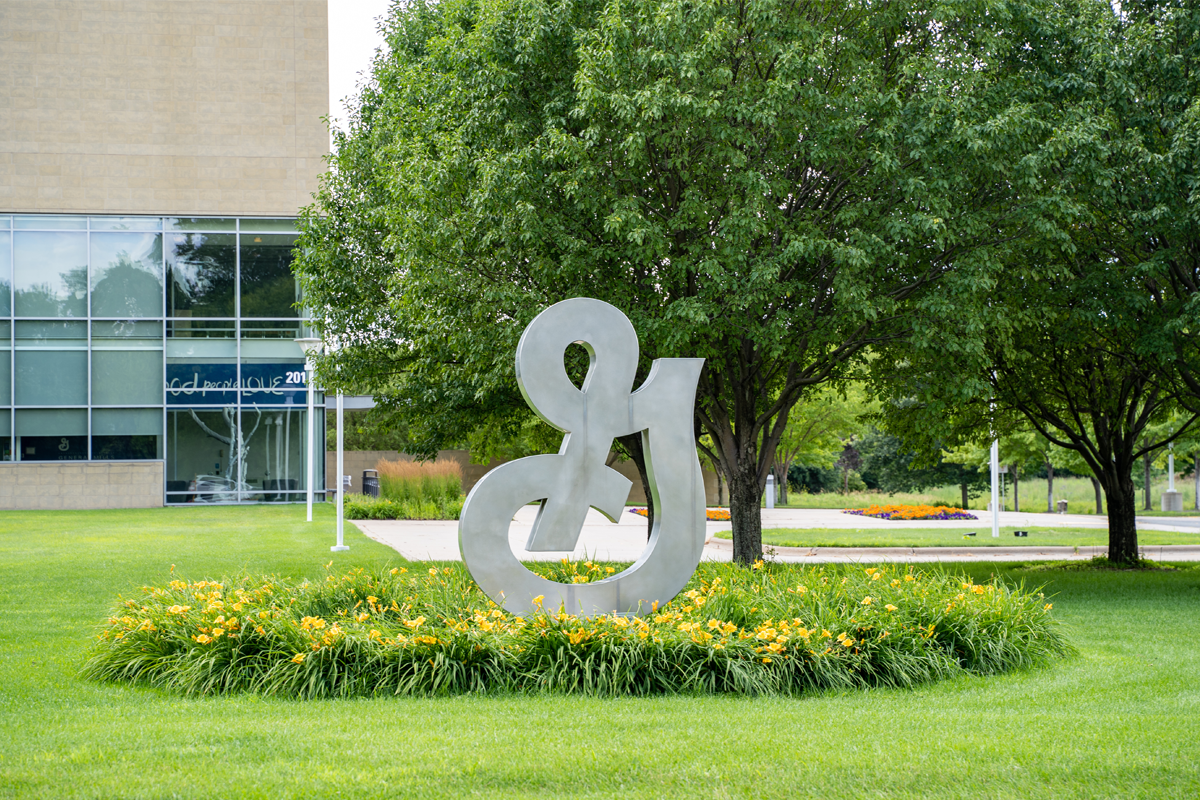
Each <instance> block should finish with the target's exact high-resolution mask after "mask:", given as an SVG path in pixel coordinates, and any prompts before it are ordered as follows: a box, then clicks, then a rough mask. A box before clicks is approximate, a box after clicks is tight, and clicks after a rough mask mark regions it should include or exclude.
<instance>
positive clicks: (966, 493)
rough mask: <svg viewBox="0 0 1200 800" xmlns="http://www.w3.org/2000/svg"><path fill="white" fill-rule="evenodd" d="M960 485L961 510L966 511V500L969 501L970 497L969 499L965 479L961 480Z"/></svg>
mask: <svg viewBox="0 0 1200 800" xmlns="http://www.w3.org/2000/svg"><path fill="white" fill-rule="evenodd" d="M960 487H961V488H962V510H963V511H966V510H967V503H968V501H970V499H971V496H970V493H969V492H968V491H967V482H966V481H963V482H962V483H961V484H960Z"/></svg>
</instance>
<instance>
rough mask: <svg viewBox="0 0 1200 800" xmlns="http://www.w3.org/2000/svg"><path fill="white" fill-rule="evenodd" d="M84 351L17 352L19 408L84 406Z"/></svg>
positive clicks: (85, 383)
mask: <svg viewBox="0 0 1200 800" xmlns="http://www.w3.org/2000/svg"><path fill="white" fill-rule="evenodd" d="M87 357H88V354H87V350H86V349H84V350H18V351H17V352H16V353H14V354H13V360H14V361H15V362H16V364H15V366H16V378H17V380H16V384H17V385H16V392H15V394H16V401H17V405H19V406H82V405H87Z"/></svg>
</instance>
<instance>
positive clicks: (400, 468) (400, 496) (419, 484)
mask: <svg viewBox="0 0 1200 800" xmlns="http://www.w3.org/2000/svg"><path fill="white" fill-rule="evenodd" d="M375 469H376V471H378V472H379V496H380V497H381V498H384V499H387V500H391V501H392V502H394V503H434V504H438V503H446V502H449V501H453V500H457V499H458V498H460V497H462V493H463V491H462V467H460V466H459V465H458V463H457V462H455V461H424V462H422V461H388V460H386V459H383V460H381V461H380V462H379V463H378V464H376V465H375Z"/></svg>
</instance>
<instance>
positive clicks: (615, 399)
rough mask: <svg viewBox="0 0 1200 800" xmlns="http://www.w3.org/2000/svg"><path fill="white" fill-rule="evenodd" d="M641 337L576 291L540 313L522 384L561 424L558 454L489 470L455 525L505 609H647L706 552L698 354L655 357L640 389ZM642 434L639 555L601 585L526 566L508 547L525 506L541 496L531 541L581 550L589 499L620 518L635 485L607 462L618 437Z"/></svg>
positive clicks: (544, 547)
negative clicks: (644, 507) (646, 524)
mask: <svg viewBox="0 0 1200 800" xmlns="http://www.w3.org/2000/svg"><path fill="white" fill-rule="evenodd" d="M576 342H578V343H579V344H582V345H583V346H584V347H585V348H586V349H587V351H588V353H589V354H590V355H591V365H590V366H589V368H588V373H587V378H586V379H585V380H584V382H583V389H582V390H580V389H578V388H576V387H575V385H574V384H573V383H571V380H570V378H568V377H567V371H566V367H565V365H564V362H563V357H564V354H565V352H566V349H567V346H568V345H570V344H572V343H576ZM637 362H638V342H637V334H636V333H635V332H634V330H633V325H632V324H631V323H630V322H629V319H628V318H627V317H626V316H625V315H624V314H622V313H621V312H620V311H619V310H618V309H617V308H615V307H613V306H611V305H609V304H608V303H604V302H602V301H600V300H592V299H588V298H582V297H581V298H575V299H573V300H565V301H563V302H561V303H557V304H555V305H553V306H550V307H549V308H547V309H546V310H545V311H543V312H542V313H541V314H539V315H538V316H537V317H536V318H535V319H534V320H533V322H531V323H529V327H527V328H526V329H525V333H524V334H522V336H521V341H520V342H519V343H518V344H517V381H518V383H519V384H520V386H521V393H522V394H523V395H524V396H525V400H526V401H527V402H528V403H529V405H530V407H532V408H533V410H534V412H536V413H537V415H538V416H539V417H541V418H542V419H543V420H545V421H546V422H548V423H549V424H551V425H553V426H554V427H555V428H558V429H559V430H561V431H564V432H566V436H564V437H563V442H562V447H560V448H559V451H558V454H557V455H542V456H530V457H528V458H522V459H518V460H517V461H511V462H509V463H507V464H504V465H502V466H500V467H497V468H496V469H494V470H492V471H491V472H489V473H488V474H487V475H486V476H485V477H484V478H483V479H482V480H481V481H479V483H477V484H475V488H473V489H472V490H471V493H470V494H469V495H467V500H466V504H465V505H464V506H463V510H462V516H461V521H460V522H459V526H458V542H459V548H460V550H461V551H462V557H463V561H464V562H465V563H466V565H467V569H469V570H470V572H471V577H473V578H474V579H475V582H476V583H477V584H479V586H480V587H481V588H482V589H483V590H484V591H485V592H487V594H488V595H489V596H491V597H492V599H494V600H495V601H496V602H497V603H499V604H501V605H502V606H504V608H506V609H507V610H509V611H510V612H513V613H517V614H522V613H529V612H531V611H533V610H534V608H535V604H534V600H535V598H537V597H539V596H541V597H543V598H544V599H543V600H542V604H543V605H544V607H546V608H552V609H554V608H558V607H559V606H560V605H561V606H562V607H564V608H565V609H566V610H567V611H568V612H571V613H577V614H584V615H596V614H610V613H614V612H615V613H622V614H627V613H633V614H643V613H647V612H649V611H650V609H651V608H652V607H654V606H655V604H663V603H666V602H667V601H668V600H670V599H671V598H672V597H674V596H675V595H676V594H677V593H678V592H679V590H680V589H682V588H683V587H684V585H685V584H686V583H687V582H688V579H689V578H691V575H692V573H693V572H694V571H695V569H696V565H697V564H698V563H699V562H700V554H701V552H702V551H703V549H704V521H705V512H704V483H703V479H702V477H701V474H700V462H699V460H698V459H697V458H696V442H695V437H694V434H693V427H692V424H693V423H692V418H693V415H692V411H693V403H694V402H695V398H696V383H697V381H698V380H699V378H700V368H701V366H702V365H703V364H704V359H702V358H660V359H658V360H657V361H655V362H654V363H653V365H652V366H651V369H650V375H649V377H647V378H646V381H645V383H644V384H643V385H642V386H641V388H639V389H638V390H637V391H636V392H635V391H633V379H634V373H635V372H636V370H637ZM637 432H641V434H642V443H643V445H644V450H645V453H646V471H647V474H648V476H649V479H650V491H651V493H652V495H653V498H654V509H655V514H654V528H653V530H652V531H651V533H650V540H649V542H648V543H647V546H646V550H645V552H644V553H643V554H642V557H641V558H640V559H638V561H637V562H636V563H634V564H633V566H631V567H630V568H629V569H626V570H624V571H623V572H620V573H618V574H616V575H614V576H612V577H610V578H607V579H605V580H602V581H598V582H596V583H582V584H564V583H557V582H554V581H551V580H547V579H546V578H543V577H541V576H539V575H535V574H533V573H532V572H530V571H529V570H527V569H526V568H525V567H524V566H523V565H522V564H521V562H520V561H518V560H517V557H516V556H515V555H514V554H513V551H512V548H511V547H509V541H508V526H509V522H510V521H511V520H512V517H513V514H515V513H516V512H517V509H519V508H521V506H523V505H525V504H527V503H531V502H535V501H538V500H540V501H541V502H542V506H541V509H540V510H539V511H538V515H537V520H536V521H535V522H534V525H533V530H532V532H531V533H530V534H529V541H528V543H527V544H526V549H527V550H531V551H566V552H569V551H571V550H574V549H575V545H576V543H577V542H578V540H579V534H580V531H581V529H582V527H583V521H584V517H585V516H586V515H587V511H588V508H589V507H590V508H596V509H598V510H599V511H601V512H602V513H603V514H604V515H605V516H607V517H608V518H609V519H611V520H614V521H615V520H617V519H619V518H620V515H621V512H622V511H623V510H624V507H625V500H626V498H628V496H629V490H630V488H631V487H632V484H631V483H630V482H629V481H628V480H627V479H626V478H625V477H624V476H622V475H621V474H620V473H618V472H616V471H615V470H613V469H611V468H610V467H608V466H606V465H605V460H606V458H607V456H608V452H609V449H610V448H611V446H612V441H613V439H614V438H615V437H617V436H625V435H627V434H631V433H637Z"/></svg>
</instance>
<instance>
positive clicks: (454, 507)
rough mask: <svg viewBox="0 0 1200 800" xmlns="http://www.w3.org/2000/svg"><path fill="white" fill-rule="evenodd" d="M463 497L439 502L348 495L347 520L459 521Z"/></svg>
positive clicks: (346, 505)
mask: <svg viewBox="0 0 1200 800" xmlns="http://www.w3.org/2000/svg"><path fill="white" fill-rule="evenodd" d="M464 499H465V498H463V496H462V495H461V494H460V495H459V496H458V497H455V498H452V499H446V498H439V499H437V500H401V501H398V502H397V501H395V500H389V499H387V498H386V497H371V496H370V495H346V504H345V514H346V519H458V518H459V515H460V514H462V507H463V500H464Z"/></svg>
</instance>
